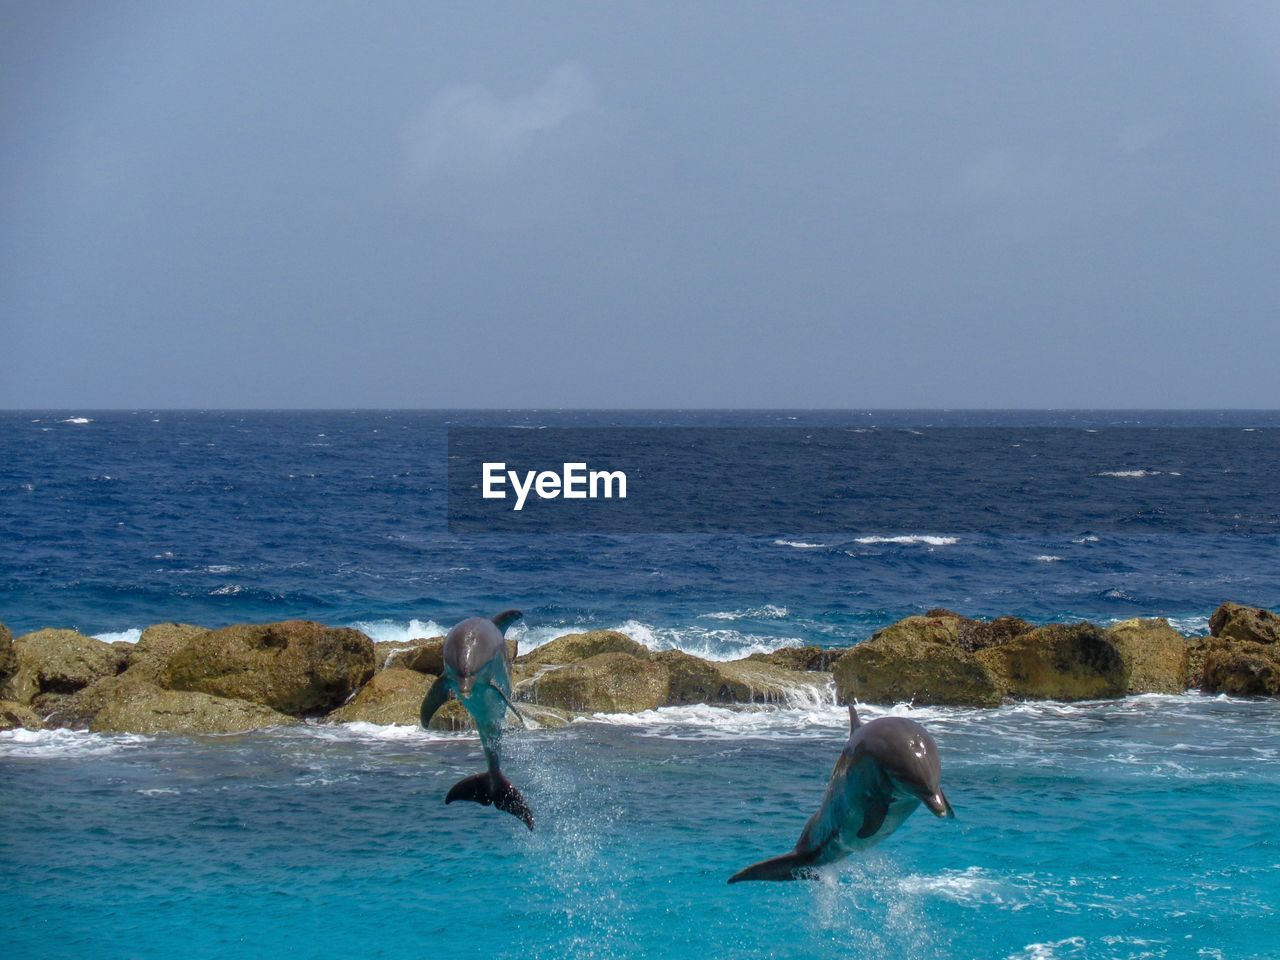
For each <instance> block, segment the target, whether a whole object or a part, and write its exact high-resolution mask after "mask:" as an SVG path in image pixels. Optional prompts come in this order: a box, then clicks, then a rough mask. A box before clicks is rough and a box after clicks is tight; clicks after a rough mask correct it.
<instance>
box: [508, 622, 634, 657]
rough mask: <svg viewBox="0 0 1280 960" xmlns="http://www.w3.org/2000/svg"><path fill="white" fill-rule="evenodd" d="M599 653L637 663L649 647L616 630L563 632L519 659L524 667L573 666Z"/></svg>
mask: <svg viewBox="0 0 1280 960" xmlns="http://www.w3.org/2000/svg"><path fill="white" fill-rule="evenodd" d="M602 653H625V654H629V655H630V656H632V657H634V658H636V659H637V660H648V659H649V648H648V647H646V646H645V645H644V644H642V643H636V641H634V640H632V639H631V638H630V637H628V636H627V635H626V634H625V633H619V632H618V631H616V630H592V631H590V632H589V633H567V634H565V635H564V636H563V637H556V638H555V639H554V640H549V641H547V642H546V643H544V644H543V645H542V646H540V647H535V648H534V649H533V650H531V651H529V652H528V653H526V654H525V655H524V656H523V657H520V658H519V661H520V662H521V663H525V664H535V665H541V664H548V663H577V662H578V661H579V660H587V659H589V658H591V657H595V656H598V655H600V654H602Z"/></svg>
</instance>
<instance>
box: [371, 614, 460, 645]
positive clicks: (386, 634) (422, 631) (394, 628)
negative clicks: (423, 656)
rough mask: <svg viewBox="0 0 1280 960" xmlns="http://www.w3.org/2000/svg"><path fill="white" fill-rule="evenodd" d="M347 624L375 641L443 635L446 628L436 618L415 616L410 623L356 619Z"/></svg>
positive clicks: (401, 640) (402, 640) (418, 638)
mask: <svg viewBox="0 0 1280 960" xmlns="http://www.w3.org/2000/svg"><path fill="white" fill-rule="evenodd" d="M347 626H349V627H351V628H353V629H355V630H359V631H360V632H361V633H363V634H364V635H365V636H367V637H368V638H369V639H370V640H373V641H374V642H375V643H384V642H386V641H397V642H404V641H407V640H424V639H427V638H429V637H442V636H444V634H445V632H446V631H445V628H444V627H442V626H440V624H438V623H436V622H435V621H434V620H418V619H417V618H414V619H412V620H410V621H409V622H408V623H404V622H403V621H398V620H356V621H355V622H353V623H349V624H347Z"/></svg>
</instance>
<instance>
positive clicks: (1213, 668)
mask: <svg viewBox="0 0 1280 960" xmlns="http://www.w3.org/2000/svg"><path fill="white" fill-rule="evenodd" d="M1209 628H1210V635H1209V636H1208V637H1198V638H1187V637H1184V636H1183V635H1182V634H1180V633H1178V631H1176V630H1174V629H1173V628H1172V627H1171V626H1170V625H1169V623H1168V621H1166V620H1163V619H1133V620H1124V621H1121V622H1120V623H1116V624H1113V625H1111V626H1108V627H1105V628H1104V627H1101V626H1098V625H1096V624H1092V623H1072V624H1063V623H1054V624H1047V625H1044V626H1033V625H1032V624H1029V623H1027V622H1025V621H1023V620H1019V619H1017V618H1013V617H1002V618H1000V619H997V620H990V621H979V620H971V619H968V618H966V617H962V616H960V615H959V614H956V613H953V612H951V611H950V610H931V611H929V612H928V613H927V614H925V615H923V616H915V617H907V618H906V619H905V620H900V621H898V622H897V623H895V624H892V625H890V626H888V627H885V628H884V629H883V630H881V631H879V632H878V633H876V634H875V635H873V636H872V637H871V638H870V639H869V640H865V641H863V642H862V643H860V644H857V645H855V646H853V647H851V648H850V649H849V650H847V651H846V652H844V653H843V654H842V655H841V656H840V658H839V659H838V660H836V661H835V663H834V664H833V665H832V672H833V674H834V676H835V683H836V691H837V695H838V696H839V697H840V698H841V699H858V700H863V701H866V702H869V703H900V702H903V701H907V702H912V703H917V704H937V705H960V706H996V705H997V704H999V703H1001V702H1003V701H1006V700H1065V701H1070V700H1096V699H1104V698H1108V697H1121V696H1125V695H1127V694H1134V693H1181V692H1183V691H1185V690H1187V689H1193V688H1198V689H1200V690H1202V691H1203V692H1205V693H1226V694H1231V695H1239V696H1277V695H1280V617H1277V616H1276V614H1274V613H1271V612H1270V611H1267V610H1261V609H1258V608H1255V607H1244V606H1240V605H1239V604H1235V603H1225V604H1223V605H1222V606H1221V607H1219V608H1218V610H1217V611H1216V612H1215V613H1214V614H1213V616H1212V617H1211V618H1210V621H1209Z"/></svg>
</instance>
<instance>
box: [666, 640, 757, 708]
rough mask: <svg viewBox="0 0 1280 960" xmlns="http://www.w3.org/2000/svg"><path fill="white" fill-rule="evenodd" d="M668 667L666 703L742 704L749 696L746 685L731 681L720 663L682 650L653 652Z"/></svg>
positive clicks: (680, 704) (668, 704)
mask: <svg viewBox="0 0 1280 960" xmlns="http://www.w3.org/2000/svg"><path fill="white" fill-rule="evenodd" d="M653 660H654V662H656V663H660V664H662V665H663V666H664V667H666V669H667V677H668V683H667V698H666V701H665V705H666V706H682V705H685V704H690V703H744V702H746V701H747V698H748V697H749V696H750V689H749V688H748V687H747V685H746V684H743V683H738V682H736V681H734V680H731V679H730V678H729V677H728V676H726V675H725V672H724V671H723V670H721V669H720V665H719V664H716V663H711V662H709V661H707V660H703V659H702V658H701V657H695V656H693V655H692V654H689V653H685V652H684V651H682V650H663V651H661V652H660V653H655V654H654V655H653Z"/></svg>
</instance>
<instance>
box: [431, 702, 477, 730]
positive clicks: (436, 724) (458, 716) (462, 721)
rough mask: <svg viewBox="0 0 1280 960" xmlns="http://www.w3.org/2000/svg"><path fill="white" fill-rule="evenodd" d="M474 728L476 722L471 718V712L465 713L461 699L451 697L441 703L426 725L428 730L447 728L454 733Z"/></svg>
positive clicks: (465, 709)
mask: <svg viewBox="0 0 1280 960" xmlns="http://www.w3.org/2000/svg"><path fill="white" fill-rule="evenodd" d="M419 706H421V701H419ZM475 728H476V722H475V721H474V720H472V719H471V714H469V713H467V708H466V707H464V706H463V705H462V701H460V700H453V699H449V700H446V701H445V702H444V703H443V704H441V705H440V709H439V710H437V711H436V712H435V715H434V716H433V717H432V718H431V723H430V724H428V725H427V729H428V730H449V731H453V732H455V733H456V732H459V731H462V730H474V729H475Z"/></svg>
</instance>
